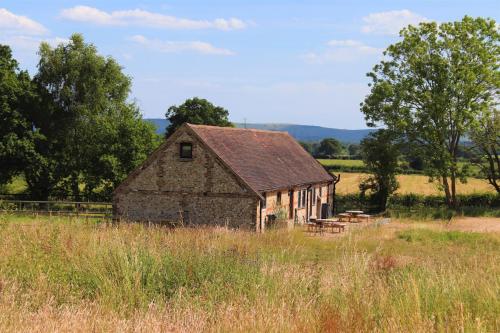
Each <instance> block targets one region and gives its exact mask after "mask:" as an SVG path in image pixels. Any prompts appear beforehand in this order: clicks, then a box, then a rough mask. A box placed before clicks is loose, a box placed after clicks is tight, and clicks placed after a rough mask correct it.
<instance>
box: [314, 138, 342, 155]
mask: <svg viewBox="0 0 500 333" xmlns="http://www.w3.org/2000/svg"><path fill="white" fill-rule="evenodd" d="M343 151H344V146H343V145H342V143H340V141H338V140H337V139H334V138H326V139H323V140H321V142H320V144H319V147H318V150H317V155H318V156H320V157H323V158H332V157H334V156H335V155H340V154H342V152H343Z"/></svg>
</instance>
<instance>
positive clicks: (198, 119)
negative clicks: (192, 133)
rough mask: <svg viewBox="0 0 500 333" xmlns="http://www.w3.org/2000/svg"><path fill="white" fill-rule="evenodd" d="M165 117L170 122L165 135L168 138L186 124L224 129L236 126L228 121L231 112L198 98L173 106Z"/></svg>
mask: <svg viewBox="0 0 500 333" xmlns="http://www.w3.org/2000/svg"><path fill="white" fill-rule="evenodd" d="M165 116H166V117H167V119H168V120H169V121H170V125H169V126H168V127H167V130H166V133H165V135H166V136H167V137H169V136H170V135H171V134H172V133H174V132H175V130H176V129H177V128H178V127H179V126H181V125H182V124H184V123H191V124H197V125H213V126H223V127H233V126H234V125H233V124H232V123H231V122H230V121H229V119H228V117H229V112H228V111H227V110H226V109H224V108H222V107H220V106H215V105H213V104H212V103H210V102H209V101H207V100H206V99H202V98H198V97H194V98H191V99H187V100H186V101H185V102H184V103H183V104H181V105H179V106H176V105H172V106H171V107H169V108H168V110H167V113H166V114H165Z"/></svg>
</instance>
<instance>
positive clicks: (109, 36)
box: [0, 0, 500, 129]
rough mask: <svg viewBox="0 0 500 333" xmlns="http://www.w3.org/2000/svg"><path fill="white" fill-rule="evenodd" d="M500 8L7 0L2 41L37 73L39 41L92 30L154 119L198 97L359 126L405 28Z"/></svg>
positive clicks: (423, 3) (421, 2) (286, 116)
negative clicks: (382, 65)
mask: <svg viewBox="0 0 500 333" xmlns="http://www.w3.org/2000/svg"><path fill="white" fill-rule="evenodd" d="M499 14H500V3H499V2H498V1H493V0H489V1H486V0H475V1H467V0H453V1H452V0H415V1H384V0H379V1H375V0H358V1H356V0H351V1H335V0H330V1H316V0H311V1H280V0H274V1H273V0H268V1H263V0H244V1H243V0H241V1H238V0H213V1H206V0H205V1H204V0H172V1H130V0H120V1H91V0H90V1H81V0H80V1H39V0H29V1H22V0H0V43H2V44H7V45H10V46H11V48H12V49H13V53H14V56H15V57H16V59H17V60H18V61H19V63H20V67H21V68H22V69H27V70H28V71H29V72H30V73H31V74H34V73H36V65H37V62H38V56H37V50H38V46H39V44H40V42H41V41H47V42H49V43H50V44H51V45H54V46H55V45H57V44H59V43H64V42H65V41H66V40H67V39H68V38H69V36H70V35H71V34H72V33H81V34H83V36H84V38H85V40H86V42H89V43H92V44H94V45H95V46H96V47H97V49H98V51H99V53H100V54H102V55H105V56H110V57H113V58H114V59H115V60H116V61H118V63H119V64H120V65H121V66H122V67H123V71H124V72H125V73H126V74H127V75H129V76H130V77H131V78H132V82H133V85H132V91H131V95H130V99H131V100H133V101H135V102H136V103H137V104H138V105H139V107H140V109H141V111H142V113H143V115H144V117H146V118H164V117H165V111H166V110H167V109H168V107H169V106H171V105H179V104H181V103H182V102H183V101H184V100H186V99H187V98H191V97H195V96H197V97H201V98H206V99H208V100H209V101H211V102H212V103H214V104H216V105H219V106H222V107H224V108H226V109H227V110H229V114H230V120H231V121H233V122H247V123H291V124H304V125H319V126H325V127H335V128H346V129H359V128H366V124H365V122H364V118H363V114H362V113H361V112H360V111H359V104H360V103H361V102H362V101H363V99H364V97H365V96H366V94H367V93H368V92H369V87H368V79H367V78H366V73H367V72H369V71H370V69H371V68H372V67H373V66H374V65H375V64H376V63H377V62H379V61H380V60H381V58H382V52H383V50H384V49H385V48H387V46H389V45H390V44H392V43H394V42H397V41H398V39H399V37H398V31H399V30H400V29H401V28H402V27H404V26H406V25H408V24H418V23H419V22H422V21H438V22H445V21H454V20H460V19H461V18H462V17H463V16H464V15H469V16H483V17H490V18H494V19H495V20H497V21H499V16H500V15H499Z"/></svg>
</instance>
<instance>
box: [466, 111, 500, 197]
mask: <svg viewBox="0 0 500 333" xmlns="http://www.w3.org/2000/svg"><path fill="white" fill-rule="evenodd" d="M469 135H470V138H471V140H472V142H473V144H474V147H473V152H475V155H476V158H475V159H474V160H473V161H474V164H475V165H477V166H478V167H479V169H480V170H481V173H482V175H483V176H484V177H485V178H486V179H487V180H488V182H489V183H490V184H491V186H493V187H494V188H495V190H496V191H497V193H499V194H500V157H499V156H498V154H499V153H500V113H499V111H498V110H497V109H492V110H485V112H483V113H482V114H481V116H480V118H479V122H478V124H477V126H475V127H474V128H473V129H472V130H471V131H470V133H469Z"/></svg>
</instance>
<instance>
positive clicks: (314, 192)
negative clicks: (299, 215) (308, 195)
mask: <svg viewBox="0 0 500 333" xmlns="http://www.w3.org/2000/svg"><path fill="white" fill-rule="evenodd" d="M312 205H313V206H316V187H313V195H312Z"/></svg>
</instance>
